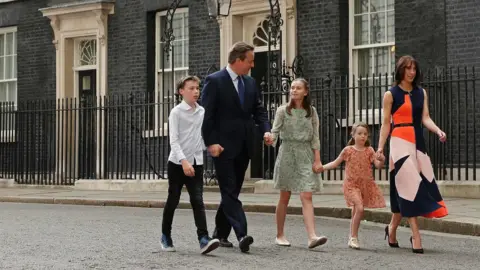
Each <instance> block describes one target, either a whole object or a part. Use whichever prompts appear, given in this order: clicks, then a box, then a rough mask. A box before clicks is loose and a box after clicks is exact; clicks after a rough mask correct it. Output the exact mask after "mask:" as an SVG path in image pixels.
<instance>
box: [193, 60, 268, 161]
mask: <svg viewBox="0 0 480 270" xmlns="http://www.w3.org/2000/svg"><path fill="white" fill-rule="evenodd" d="M243 79H244V84H245V99H244V103H243V106H242V105H241V104H240V98H239V96H238V92H237V90H236V89H235V86H234V85H233V81H232V78H231V77H230V74H229V73H228V71H227V70H226V68H223V69H222V70H220V71H217V72H215V73H213V74H210V75H209V76H207V78H206V79H205V85H204V87H203V90H202V95H201V105H202V106H203V107H204V108H205V116H204V119H203V125H202V136H203V139H204V141H205V145H206V146H207V147H208V146H210V145H212V144H220V145H221V146H222V147H223V148H224V152H222V154H221V155H220V157H222V156H223V157H227V158H233V157H235V156H237V155H238V154H240V153H241V151H242V150H243V147H247V150H248V155H249V157H250V158H251V157H252V155H253V146H254V131H255V130H254V129H255V127H256V126H255V124H257V125H258V126H259V128H260V131H261V132H262V137H263V134H264V133H265V132H270V122H269V120H268V115H267V111H266V109H265V108H264V107H263V104H262V101H261V99H260V91H259V90H258V88H257V85H256V83H255V79H253V78H252V77H250V76H243Z"/></svg>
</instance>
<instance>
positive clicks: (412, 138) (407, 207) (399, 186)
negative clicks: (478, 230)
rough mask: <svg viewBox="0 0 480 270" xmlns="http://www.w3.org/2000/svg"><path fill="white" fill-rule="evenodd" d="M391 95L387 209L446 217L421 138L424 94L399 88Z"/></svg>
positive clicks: (417, 89)
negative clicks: (388, 198) (388, 196)
mask: <svg viewBox="0 0 480 270" xmlns="http://www.w3.org/2000/svg"><path fill="white" fill-rule="evenodd" d="M389 91H390V92H391V93H392V96H393V104H392V120H393V127H392V132H391V137H390V164H389V167H390V206H391V210H392V212H393V213H401V214H402V216H404V217H417V216H424V217H427V218H440V217H444V216H446V215H447V214H448V211H447V207H446V206H445V203H444V202H443V199H442V195H441V194H440V191H439V190H438V186H437V183H436V182H435V175H434V173H433V168H432V163H431V161H430V158H429V156H428V155H427V151H426V147H425V140H424V138H423V128H422V114H423V103H424V99H425V96H424V92H423V89H422V88H420V87H415V88H414V89H413V90H412V91H411V92H407V91H404V90H403V89H401V88H400V87H399V86H394V87H392V88H391V89H390V90H389Z"/></svg>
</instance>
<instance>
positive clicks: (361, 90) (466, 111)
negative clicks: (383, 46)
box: [263, 68, 480, 181]
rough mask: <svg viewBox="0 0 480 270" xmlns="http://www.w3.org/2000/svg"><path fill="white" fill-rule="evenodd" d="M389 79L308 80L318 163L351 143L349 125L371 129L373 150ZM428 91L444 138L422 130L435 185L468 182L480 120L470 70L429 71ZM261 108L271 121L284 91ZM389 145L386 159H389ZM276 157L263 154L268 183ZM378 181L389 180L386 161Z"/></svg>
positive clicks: (477, 82)
mask: <svg viewBox="0 0 480 270" xmlns="http://www.w3.org/2000/svg"><path fill="white" fill-rule="evenodd" d="M392 75H393V74H391V75H390V74H379V75H374V76H362V77H354V76H334V77H331V76H326V77H325V78H310V79H308V81H309V82H310V87H311V96H312V100H313V105H314V106H315V107H316V108H317V111H318V113H319V118H320V123H321V126H320V139H321V157H322V161H323V162H324V163H326V162H329V161H332V160H334V159H335V158H336V157H337V155H338V154H339V153H340V151H341V150H342V149H343V147H345V144H346V143H347V141H348V140H349V139H350V131H351V126H352V125H353V123H355V122H357V121H362V122H365V123H367V124H368V125H369V127H370V140H371V142H372V144H373V147H374V148H375V149H376V147H377V143H378V138H379V132H380V127H381V123H382V121H383V112H382V109H381V108H382V107H383V105H382V103H383V94H384V93H385V91H388V89H390V88H391V87H392V84H393V79H392ZM422 86H423V88H425V89H426V91H427V95H428V102H429V111H430V115H431V118H432V119H433V120H434V121H435V122H436V124H437V125H438V126H439V127H440V128H441V129H443V130H444V131H445V132H446V133H447V136H448V140H447V143H445V144H443V143H440V142H439V140H438V138H437V136H436V135H435V134H433V133H431V132H428V131H427V130H426V129H425V132H424V136H425V140H426V143H427V151H428V154H429V156H430V158H431V160H432V163H433V168H434V173H435V175H436V178H437V179H438V180H470V181H472V180H473V181H474V180H476V178H477V153H478V150H480V148H479V147H480V146H479V145H478V143H477V140H476V128H477V127H480V122H478V121H477V119H478V117H479V116H480V111H479V110H477V109H476V108H478V105H479V104H478V101H479V100H478V97H477V95H479V94H478V93H477V92H478V91H477V89H478V87H479V86H480V79H479V77H478V73H477V72H476V71H475V69H474V68H456V69H453V68H451V69H447V70H442V71H439V70H434V71H428V72H426V73H425V74H424V79H423V81H422ZM263 98H264V105H265V106H266V107H267V108H268V110H269V116H270V117H271V119H272V122H273V117H274V115H275V109H276V108H277V107H278V106H279V105H281V104H282V103H285V102H286V101H287V98H288V91H284V90H283V91H277V92H264V93H263ZM388 145H389V142H388V140H387V143H386V145H385V151H386V152H385V155H386V157H388V154H389V147H388ZM275 157H276V151H275V150H266V151H265V153H264V160H265V161H264V163H263V166H264V172H265V174H264V177H265V178H270V177H271V173H272V170H273V164H274V160H275ZM375 175H376V178H377V179H379V180H388V179H389V174H388V158H387V161H386V164H385V168H384V169H382V170H375ZM324 179H326V180H342V179H343V168H338V169H336V170H333V171H329V172H326V173H324Z"/></svg>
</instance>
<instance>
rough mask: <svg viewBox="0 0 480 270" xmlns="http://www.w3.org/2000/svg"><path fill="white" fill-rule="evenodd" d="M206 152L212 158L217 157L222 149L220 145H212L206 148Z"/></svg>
mask: <svg viewBox="0 0 480 270" xmlns="http://www.w3.org/2000/svg"><path fill="white" fill-rule="evenodd" d="M208 152H209V153H210V155H211V156H212V157H218V156H220V154H221V153H222V152H223V147H222V146H221V145H220V144H212V145H210V146H209V147H208Z"/></svg>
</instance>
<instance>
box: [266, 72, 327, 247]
mask: <svg viewBox="0 0 480 270" xmlns="http://www.w3.org/2000/svg"><path fill="white" fill-rule="evenodd" d="M309 92H310V91H309V85H308V82H307V81H306V80H305V79H302V78H298V79H295V80H294V81H293V82H292V85H291V88H290V102H289V103H288V104H287V105H282V106H280V107H279V108H278V109H277V111H276V113H275V120H274V122H273V127H272V130H271V134H272V138H271V140H270V141H271V144H273V145H276V143H277V140H278V137H279V136H280V139H281V140H282V144H281V145H280V149H279V151H278V156H277V160H276V161H275V168H274V172H273V181H274V187H275V188H276V189H279V190H280V199H279V201H278V205H277V209H276V221H277V237H276V239H275V244H277V245H280V246H290V243H289V242H288V241H287V239H286V238H285V234H284V225H285V218H286V215H287V207H288V202H289V200H290V195H291V193H292V191H293V192H300V199H301V201H302V208H303V219H304V222H305V227H306V229H307V233H308V248H314V247H317V246H319V245H323V244H325V243H326V242H327V238H326V237H325V236H320V237H318V236H317V235H316V233H315V216H314V212H313V204H312V192H314V191H319V190H320V189H321V187H322V182H321V176H320V175H319V173H320V172H322V171H323V166H322V162H321V161H320V139H319V135H318V134H319V120H318V114H317V111H316V109H315V108H314V107H313V106H311V101H310V95H309Z"/></svg>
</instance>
